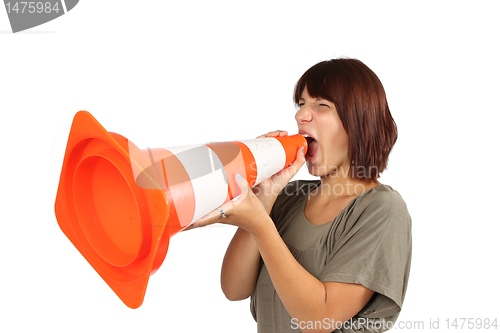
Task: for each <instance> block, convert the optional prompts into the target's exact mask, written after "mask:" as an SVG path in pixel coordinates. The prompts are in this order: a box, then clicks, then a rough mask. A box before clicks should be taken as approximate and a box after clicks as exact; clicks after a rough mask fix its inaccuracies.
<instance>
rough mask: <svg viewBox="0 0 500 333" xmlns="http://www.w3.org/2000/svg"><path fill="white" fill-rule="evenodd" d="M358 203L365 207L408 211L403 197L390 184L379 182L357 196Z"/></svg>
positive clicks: (397, 211) (396, 211)
mask: <svg viewBox="0 0 500 333" xmlns="http://www.w3.org/2000/svg"><path fill="white" fill-rule="evenodd" d="M359 203H360V204H361V205H362V206H364V207H366V208H377V209H379V210H380V209H383V210H385V211H387V212H393V213H402V214H404V213H408V208H407V206H406V202H405V201H404V199H403V197H402V196H401V195H400V194H399V193H398V192H397V191H396V190H394V189H393V188H392V187H391V186H389V185H385V184H380V185H378V186H376V187H374V188H372V189H370V190H368V191H366V192H365V193H363V194H361V195H360V197H359Z"/></svg>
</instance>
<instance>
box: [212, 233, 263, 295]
mask: <svg viewBox="0 0 500 333" xmlns="http://www.w3.org/2000/svg"><path fill="white" fill-rule="evenodd" d="M259 263H260V254H259V250H258V248H257V244H256V243H255V240H254V239H253V237H252V235H250V234H249V233H248V232H247V231H246V230H244V229H241V228H238V230H237V231H236V233H235V235H234V236H233V239H232V240H231V243H230V244H229V246H228V248H227V251H226V255H225V256H224V260H223V263H222V269H221V287H222V291H223V292H224V294H225V295H226V297H227V298H228V299H230V300H241V299H245V298H247V297H249V296H250V295H252V293H253V291H254V289H255V284H256V281H257V275H258V273H259V272H258V271H259Z"/></svg>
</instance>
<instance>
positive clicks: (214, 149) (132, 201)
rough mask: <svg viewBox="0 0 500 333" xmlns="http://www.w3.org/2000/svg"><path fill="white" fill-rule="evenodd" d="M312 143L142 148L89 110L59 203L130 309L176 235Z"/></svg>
mask: <svg viewBox="0 0 500 333" xmlns="http://www.w3.org/2000/svg"><path fill="white" fill-rule="evenodd" d="M300 147H304V148H306V149H307V142H306V140H305V138H304V137H303V136H302V135H298V134H297V135H291V136H284V137H276V138H258V139H251V140H244V141H232V142H215V143H208V144H200V145H191V146H180V147H173V148H154V149H153V148H147V149H139V148H138V147H136V146H135V145H134V144H133V143H132V142H131V141H129V140H128V139H126V138H125V137H123V136H121V135H119V134H116V133H111V132H108V131H106V130H105V129H104V128H103V127H102V126H101V125H100V124H99V122H98V121H97V120H96V119H95V118H94V117H93V116H92V115H91V114H90V113H88V112H86V111H80V112H77V113H76V115H75V117H74V119H73V123H72V126H71V131H70V134H69V138H68V142H67V146H66V152H65V156H64V160H63V165H62V170H61V177H60V181H59V187H58V191H57V197H56V202H55V214H56V218H57V221H58V223H59V226H60V228H61V230H62V231H63V232H64V234H65V235H66V236H67V237H68V238H69V240H70V241H71V242H72V243H73V245H74V246H75V247H76V248H77V249H78V250H79V251H80V253H81V254H82V255H83V256H84V257H85V258H86V259H87V261H88V262H89V263H90V264H91V265H92V267H93V268H94V269H95V270H96V271H97V273H98V274H99V275H100V276H101V277H102V278H103V279H104V281H105V282H106V283H107V284H108V285H109V286H110V287H111V289H113V291H114V292H115V293H116V294H117V295H118V297H119V298H120V299H121V300H122V301H123V302H124V303H125V304H126V305H127V306H129V307H130V308H138V307H139V306H140V305H141V304H142V302H143V300H144V295H145V293H146V288H147V284H148V281H149V277H150V276H151V275H152V274H153V273H154V272H155V271H156V270H157V269H158V268H159V267H160V266H161V264H162V262H163V260H164V259H165V256H166V254H167V250H168V244H169V240H170V237H172V236H173V235H175V234H176V233H178V232H179V231H181V230H183V229H185V228H186V227H188V226H189V225H190V224H192V223H193V222H195V221H197V220H198V219H200V218H201V217H203V216H204V215H206V214H208V213H210V212H211V211H213V210H215V209H216V208H217V207H219V206H221V205H222V204H224V203H225V202H227V201H229V200H231V199H233V198H235V197H236V196H238V195H239V194H240V192H239V188H238V186H237V185H236V182H235V180H234V176H235V175H236V174H237V173H240V174H241V175H243V176H246V179H247V181H248V183H249V185H250V186H251V187H253V186H255V185H257V184H259V183H260V182H261V181H263V180H265V179H267V178H269V177H270V176H272V175H273V174H275V173H276V172H278V171H280V170H282V169H283V168H284V167H286V166H288V165H290V164H291V163H292V162H293V161H294V160H295V158H296V154H297V150H298V149H299V148H300Z"/></svg>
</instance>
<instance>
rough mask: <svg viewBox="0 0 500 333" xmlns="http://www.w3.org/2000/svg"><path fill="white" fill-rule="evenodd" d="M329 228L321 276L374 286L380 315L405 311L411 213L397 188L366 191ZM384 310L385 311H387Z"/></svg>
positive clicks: (409, 255) (332, 279) (325, 278)
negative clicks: (326, 252)
mask: <svg viewBox="0 0 500 333" xmlns="http://www.w3.org/2000/svg"><path fill="white" fill-rule="evenodd" d="M345 215H346V216H344V217H343V218H342V220H343V221H344V222H343V223H339V224H338V225H337V226H336V227H335V228H332V229H331V230H330V232H331V235H329V237H330V241H329V242H328V246H331V249H332V251H330V252H329V254H328V255H327V257H326V259H325V260H326V262H325V267H324V269H323V272H322V274H321V277H320V279H321V280H322V281H323V282H328V281H335V282H344V283H356V284H361V285H363V286H365V287H366V288H368V289H371V290H373V291H375V292H376V293H377V294H379V295H380V296H381V297H378V299H376V298H374V299H372V301H375V303H377V304H373V305H376V306H377V307H378V309H376V310H372V312H375V311H377V312H378V313H377V314H376V315H377V316H379V317H380V316H391V315H394V314H397V313H399V312H400V311H401V306H402V304H403V300H404V296H405V293H406V286H407V283H408V275H409V269H410V262H411V218H410V215H409V213H408V210H407V208H406V204H405V203H404V201H403V199H402V198H401V197H400V196H399V194H398V193H397V192H396V191H394V190H392V189H391V188H390V187H388V186H384V187H381V186H378V187H377V188H376V190H374V191H371V192H370V193H366V195H364V196H363V197H362V198H359V202H357V203H356V204H355V205H353V207H351V209H350V210H348V211H347V212H345ZM384 311H385V312H384Z"/></svg>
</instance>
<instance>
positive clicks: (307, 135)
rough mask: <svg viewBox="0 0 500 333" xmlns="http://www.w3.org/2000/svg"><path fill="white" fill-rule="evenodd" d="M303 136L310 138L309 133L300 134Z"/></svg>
mask: <svg viewBox="0 0 500 333" xmlns="http://www.w3.org/2000/svg"><path fill="white" fill-rule="evenodd" d="M302 136H303V137H304V138H310V136H309V134H302Z"/></svg>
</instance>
